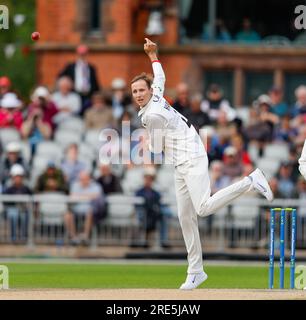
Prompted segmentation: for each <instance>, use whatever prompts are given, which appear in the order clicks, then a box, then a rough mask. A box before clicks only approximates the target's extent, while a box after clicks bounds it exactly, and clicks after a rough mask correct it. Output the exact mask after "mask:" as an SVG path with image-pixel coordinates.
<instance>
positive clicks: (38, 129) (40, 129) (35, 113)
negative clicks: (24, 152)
mask: <svg viewBox="0 0 306 320" xmlns="http://www.w3.org/2000/svg"><path fill="white" fill-rule="evenodd" d="M51 135H52V128H51V125H50V124H49V122H48V121H47V120H46V119H44V116H43V111H42V110H41V109H39V108H35V109H33V110H32V111H31V112H30V113H29V114H28V116H27V118H26V119H25V121H24V122H23V124H22V127H21V136H22V138H23V139H26V140H28V141H29V144H30V146H31V152H32V155H33V154H35V152H36V147H37V145H38V144H39V143H40V142H42V141H46V140H49V139H50V138H51Z"/></svg>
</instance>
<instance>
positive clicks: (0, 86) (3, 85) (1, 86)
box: [0, 77, 12, 100]
mask: <svg viewBox="0 0 306 320" xmlns="http://www.w3.org/2000/svg"><path fill="white" fill-rule="evenodd" d="M11 85H12V84H11V80H10V79H9V78H8V77H0V100H1V99H2V98H3V97H4V95H5V94H7V93H8V92H11Z"/></svg>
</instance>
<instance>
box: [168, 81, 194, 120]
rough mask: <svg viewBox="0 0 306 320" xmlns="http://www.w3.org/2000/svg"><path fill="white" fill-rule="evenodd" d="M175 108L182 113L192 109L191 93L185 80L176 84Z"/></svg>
mask: <svg viewBox="0 0 306 320" xmlns="http://www.w3.org/2000/svg"><path fill="white" fill-rule="evenodd" d="M172 106H173V108H174V109H176V110H177V111H178V112H179V113H181V114H182V115H184V116H185V115H186V114H187V113H188V112H189V110H190V94H189V86H188V84H187V83H185V82H181V83H179V84H178V85H177V86H176V99H175V101H174V103H173V105H172Z"/></svg>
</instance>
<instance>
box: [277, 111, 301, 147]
mask: <svg viewBox="0 0 306 320" xmlns="http://www.w3.org/2000/svg"><path fill="white" fill-rule="evenodd" d="M290 120H291V118H290V116H289V115H285V116H284V117H283V118H282V119H281V120H280V124H278V125H277V127H276V128H275V133H274V140H276V141H280V142H285V143H289V144H292V143H293V142H294V140H295V138H296V136H297V135H298V130H297V128H294V127H293V126H291V123H290Z"/></svg>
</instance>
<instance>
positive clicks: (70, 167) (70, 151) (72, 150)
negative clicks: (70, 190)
mask: <svg viewBox="0 0 306 320" xmlns="http://www.w3.org/2000/svg"><path fill="white" fill-rule="evenodd" d="M78 154H79V147H78V145H77V144H75V143H73V144H71V145H70V146H68V148H67V150H66V154H65V158H64V160H63V162H62V164H61V169H62V171H63V173H64V175H65V178H66V181H67V182H68V184H69V185H71V184H72V183H73V182H75V181H76V180H77V179H78V178H79V175H80V172H81V171H83V170H85V169H86V164H85V163H84V162H82V161H80V160H78Z"/></svg>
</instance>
